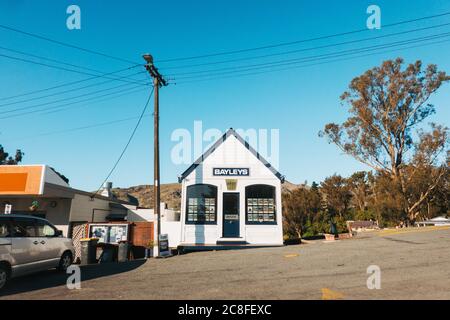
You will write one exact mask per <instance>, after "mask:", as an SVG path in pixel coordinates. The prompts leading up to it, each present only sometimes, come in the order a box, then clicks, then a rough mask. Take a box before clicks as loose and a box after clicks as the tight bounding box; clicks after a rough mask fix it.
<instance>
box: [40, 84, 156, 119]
mask: <svg viewBox="0 0 450 320" xmlns="http://www.w3.org/2000/svg"><path fill="white" fill-rule="evenodd" d="M144 90H147V88H142V87H132V88H128V89H125V90H120V91H117V92H113V93H111V94H110V95H107V98H103V99H102V97H94V98H93V99H92V100H94V103H99V102H104V101H108V100H111V99H116V98H119V97H123V96H126V95H130V94H133V93H137V92H142V91H144ZM99 98H100V100H97V99H99ZM92 100H90V101H92ZM87 106H91V104H84V105H81V106H77V107H76V108H83V107H87ZM69 109H74V107H73V106H72V105H69V106H67V107H64V106H57V107H56V108H52V109H50V110H49V111H46V110H43V111H42V112H41V113H39V115H48V114H52V113H58V112H61V111H65V110H69Z"/></svg>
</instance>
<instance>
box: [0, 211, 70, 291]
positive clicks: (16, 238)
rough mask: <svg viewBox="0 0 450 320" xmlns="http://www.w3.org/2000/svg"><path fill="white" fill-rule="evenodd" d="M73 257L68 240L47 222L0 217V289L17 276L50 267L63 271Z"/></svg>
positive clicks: (25, 217) (17, 217)
mask: <svg viewBox="0 0 450 320" xmlns="http://www.w3.org/2000/svg"><path fill="white" fill-rule="evenodd" d="M74 254H75V252H74V248H73V243H72V240H71V239H68V238H64V237H63V236H62V231H60V230H58V229H56V227H55V226H53V225H52V224H51V223H49V222H48V221H47V220H45V219H41V218H36V217H32V216H27V215H3V214H2V215H0V289H1V288H2V287H4V286H5V284H6V283H7V282H8V280H9V279H11V278H15V277H18V276H22V275H26V274H30V273H33V272H37V271H43V270H48V269H52V268H57V269H58V270H61V271H65V270H66V269H67V268H68V267H69V266H70V265H71V264H72V261H73V257H74Z"/></svg>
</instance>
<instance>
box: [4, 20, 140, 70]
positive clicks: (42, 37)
mask: <svg viewBox="0 0 450 320" xmlns="http://www.w3.org/2000/svg"><path fill="white" fill-rule="evenodd" d="M0 28H2V29H4V30H8V31H13V32H16V33H20V34H23V35H27V36H29V37H33V38H36V39H40V40H45V41H48V42H52V43H55V44H58V45H61V46H64V47H68V48H72V49H77V50H80V51H84V52H87V53H91V54H95V55H98V56H102V57H105V58H109V59H113V60H117V61H121V62H126V63H129V64H134V65H136V64H139V63H136V62H134V61H131V60H128V59H123V58H120V57H115V56H112V55H110V54H106V53H103V52H99V51H95V50H91V49H86V48H82V47H79V46H76V45H73V44H69V43H65V42H62V41H59V40H54V39H51V38H48V37H44V36H41V35H38V34H34V33H31V32H27V31H23V30H19V29H16V28H13V27H9V26H5V25H2V24H0Z"/></svg>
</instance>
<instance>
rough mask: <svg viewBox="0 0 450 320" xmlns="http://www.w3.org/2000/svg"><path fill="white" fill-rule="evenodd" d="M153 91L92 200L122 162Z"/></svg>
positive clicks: (151, 93)
mask: <svg viewBox="0 0 450 320" xmlns="http://www.w3.org/2000/svg"><path fill="white" fill-rule="evenodd" d="M154 90H155V88H154V87H153V88H152V90H151V92H150V94H149V96H148V99H147V102H146V103H145V106H144V108H143V109H142V112H141V115H140V116H139V119H138V121H137V123H136V126H135V127H134V129H133V131H132V133H131V135H130V138H129V139H128V142H127V143H126V145H125V147H124V148H123V150H122V152H121V154H120V156H119V158H118V159H117V161H116V162H115V163H114V166H113V167H112V169H111V170H110V171H109V173H108V175H107V176H106V178H105V180H103V182H102V183H101V185H100V187H99V188H98V189H97V191H96V192H95V193H94V194H93V195H92V198H93V197H95V196H96V195H97V194H98V192H99V191H100V190H101V188H102V187H103V185H104V184H105V182H106V181H108V179H109V177H110V176H111V175H112V173H113V172H114V170H115V169H116V167H117V165H118V164H119V162H120V160H122V157H123V155H124V154H125V152H126V151H127V149H128V146H129V145H130V143H131V141H132V140H133V137H134V135H135V133H136V131H137V129H138V127H139V125H140V124H141V120H142V118H143V117H144V113H145V111H146V110H147V107H148V104H149V103H150V99H151V97H152V95H153V91H154Z"/></svg>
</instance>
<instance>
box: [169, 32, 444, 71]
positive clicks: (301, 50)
mask: <svg viewBox="0 0 450 320" xmlns="http://www.w3.org/2000/svg"><path fill="white" fill-rule="evenodd" d="M448 25H450V23H444V24H439V25H434V26H429V27H424V28H417V29H412V30H407V31H401V32H395V33H390V34H386V35H381V36H375V37H369V38H363V39H357V40H350V41H344V42H339V43H334V44H328V45H322V46H315V47H309V48H303V49H297V50H290V51H283V52H276V53H270V54H264V55H258V56H251V57H242V58H236V59H228V60H221V61H214V62H206V63H199V64H188V65H181V66H173V67H167V68H164V70H172V69H185V68H194V67H200V66H209V65H218V64H225V63H230V62H238V61H245V60H255V59H263V58H269V57H274V56H280V55H289V54H292V53H298V52H305V51H311V50H319V49H325V48H331V47H336V46H342V45H347V44H353V43H358V42H364V41H372V40H377V39H382V38H387V37H393V36H398V35H404V34H408V33H413V32H419V31H424V30H429V29H434V28H440V27H444V26H448ZM187 73H189V72H187ZM168 76H172V75H171V74H169V75H168Z"/></svg>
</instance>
